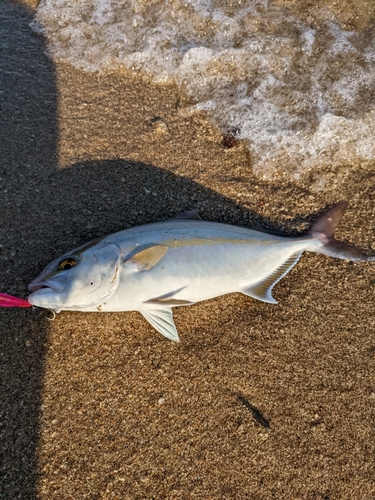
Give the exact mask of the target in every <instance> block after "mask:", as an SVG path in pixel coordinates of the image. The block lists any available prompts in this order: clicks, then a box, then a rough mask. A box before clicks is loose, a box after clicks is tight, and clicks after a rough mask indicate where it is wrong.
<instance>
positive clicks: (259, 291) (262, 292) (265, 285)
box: [241, 252, 302, 304]
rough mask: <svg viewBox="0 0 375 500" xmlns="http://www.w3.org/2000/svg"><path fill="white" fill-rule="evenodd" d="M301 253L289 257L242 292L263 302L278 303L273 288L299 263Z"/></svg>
mask: <svg viewBox="0 0 375 500" xmlns="http://www.w3.org/2000/svg"><path fill="white" fill-rule="evenodd" d="M301 253H302V252H299V253H295V254H293V255H292V256H291V257H289V259H287V260H286V261H285V262H284V263H283V264H281V266H280V267H278V268H277V269H276V271H274V272H273V273H272V274H270V275H269V276H267V277H266V278H264V279H263V280H262V281H258V283H255V284H254V285H251V286H249V288H246V289H245V290H241V293H244V294H245V295H249V297H253V298H254V299H258V300H262V301H263V302H268V303H270V304H277V300H275V299H274V298H273V297H272V288H273V287H274V286H275V285H276V283H278V282H279V281H280V280H281V278H283V277H284V276H285V275H286V274H288V272H289V271H290V270H291V269H292V267H293V266H295V265H296V264H297V262H298V261H299V258H300V257H301Z"/></svg>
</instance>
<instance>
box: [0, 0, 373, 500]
mask: <svg viewBox="0 0 375 500" xmlns="http://www.w3.org/2000/svg"><path fill="white" fill-rule="evenodd" d="M30 21H31V13H30V12H28V11H26V9H25V8H24V7H22V6H16V5H12V4H9V3H2V4H1V6H0V37H1V38H2V43H3V46H4V50H3V56H2V63H1V67H2V73H1V85H2V87H1V91H2V93H1V94H0V101H1V104H2V109H3V112H2V122H3V123H2V135H1V156H2V161H1V167H0V171H1V174H0V177H1V181H0V184H1V188H2V192H1V200H2V202H1V207H0V210H1V221H2V227H1V248H0V250H1V251H0V260H1V270H2V271H1V280H0V281H1V288H0V290H1V291H5V292H8V293H12V294H15V295H18V296H26V295H27V284H28V283H29V282H30V281H31V280H32V279H33V278H34V277H35V276H36V275H37V274H39V272H40V271H41V270H42V269H43V267H44V266H45V265H46V264H47V263H48V262H50V261H51V260H52V259H53V258H55V257H57V256H58V255H60V254H62V253H64V252H65V251H67V250H69V249H71V248H74V247H75V246H77V245H78V244H81V243H84V242H86V241H89V240H90V239H92V238H95V237H97V236H100V235H103V234H106V233H111V232H114V231H117V230H120V229H122V228H125V227H130V226H133V225H135V224H141V223H145V222H149V221H154V220H159V219H165V218H168V217H171V216H173V215H175V214H177V213H179V212H181V211H182V210H186V209H191V208H194V209H196V210H197V211H198V212H199V214H200V215H201V217H203V218H206V219H209V220H215V221H223V222H228V223H234V224H241V225H245V226H252V227H254V226H255V227H258V228H261V227H265V228H273V229H279V230H280V229H281V230H284V231H286V232H287V233H290V234H295V233H296V232H298V231H300V230H302V229H304V228H305V227H306V226H307V224H308V223H309V222H310V221H312V220H314V219H315V218H316V216H317V215H318V213H319V211H320V210H321V209H323V208H324V207H325V206H327V205H329V204H330V203H333V202H335V201H338V200H341V199H347V200H348V201H349V209H348V211H347V213H346V215H345V217H344V219H343V221H342V223H341V224H340V227H339V229H338V231H337V237H338V238H339V239H346V240H348V241H351V242H353V243H355V244H357V245H358V246H361V247H362V248H364V249H366V250H368V251H371V249H372V250H373V251H374V249H375V236H374V218H375V213H374V212H375V204H374V197H373V193H374V187H375V169H374V168H373V167H374V166H375V165H373V166H372V167H371V166H369V165H366V166H363V165H351V166H349V168H348V166H345V168H346V169H347V172H348V175H347V176H346V177H345V179H344V180H340V181H338V182H336V183H335V182H334V181H335V179H334V178H333V179H332V184H331V185H328V186H326V188H325V190H324V191H320V192H316V191H314V190H313V189H311V185H310V183H309V179H306V180H304V181H303V182H301V183H300V184H298V185H297V184H294V183H288V182H286V181H285V180H280V181H279V182H275V183H272V184H269V183H265V182H262V181H261V180H259V179H257V178H256V177H254V175H253V174H252V169H251V155H250V154H249V153H248V151H247V150H246V148H245V147H244V146H243V145H242V144H238V145H237V146H235V147H233V148H231V149H225V148H224V147H223V145H222V135H221V133H220V132H219V131H218V130H216V129H215V127H214V126H213V125H211V124H210V123H209V122H207V121H206V119H205V117H204V116H203V115H195V116H193V117H189V118H186V117H183V116H181V113H179V108H180V105H181V99H180V96H179V93H178V90H177V89H176V87H174V86H165V87H160V86H155V85H153V84H152V83H150V82H146V81H142V80H141V79H137V78H135V77H130V76H128V75H126V74H120V73H117V74H108V75H102V76H99V75H97V74H86V73H83V72H80V71H77V70H75V69H74V68H72V67H70V66H68V65H65V64H58V65H57V66H55V65H53V64H52V62H51V61H49V60H48V59H47V58H46V57H45V56H44V55H43V53H44V50H45V46H44V41H43V39H41V38H39V37H35V36H34V35H32V34H31V32H30V30H29V28H28V23H29V22H30ZM156 116H160V117H161V118H162V119H163V120H164V122H165V123H166V125H167V128H168V130H167V132H158V131H157V130H155V128H153V127H152V125H151V122H152V119H153V118H155V117H156ZM374 286H375V274H374V266H373V264H368V263H359V264H354V263H350V262H345V261H340V260H337V259H332V258H327V257H324V256H321V255H315V254H304V255H303V257H302V258H301V260H300V262H299V263H298V265H297V266H296V267H295V268H294V269H293V270H292V272H291V273H290V274H289V275H288V276H287V277H286V278H284V279H283V280H282V281H281V282H280V283H279V284H278V285H277V286H276V288H275V290H274V296H275V298H276V299H277V300H278V301H279V304H278V305H277V306H275V305H270V304H265V303H262V302H259V301H255V300H252V299H250V298H247V297H245V296H243V295H240V294H233V295H228V296H224V297H220V298H218V299H214V300H210V301H207V302H204V303H200V304H197V305H194V306H191V307H186V308H176V309H175V321H176V325H177V328H178V330H179V334H180V338H181V342H180V344H175V343H172V342H170V341H168V340H166V339H165V338H163V337H162V336H161V335H160V334H158V333H157V332H155V331H154V330H153V328H152V327H151V326H150V325H149V324H148V323H147V322H146V321H145V320H144V319H143V318H142V317H141V316H140V315H139V314H138V313H135V312H134V313H116V314H115V313H108V314H90V313H87V314H83V313H78V312H62V313H61V314H59V315H57V316H56V319H55V320H54V321H48V319H50V318H51V313H49V312H48V311H43V310H41V309H34V310H1V311H0V316H1V317H0V331H1V338H0V371H1V379H0V380H1V385H0V400H1V401H2V404H1V408H0V424H1V427H0V436H1V438H0V446H1V455H0V456H1V459H0V464H1V465H0V467H1V468H2V470H1V479H0V498H6V499H13V498H14V499H15V498H20V499H34V498H37V499H42V500H47V499H48V500H49V499H70V498H74V499H112V498H117V499H141V498H148V499H151V498H154V499H164V498H168V499H186V498H197V499H229V498H230V499H254V500H255V499H256V500H258V499H271V498H275V499H292V498H293V499H308V500H323V499H325V500H333V499H350V500H352V499H360V500H371V499H373V498H375V481H374V477H375V476H374V472H375V471H374V437H375V436H374V404H375V382H374V380H375V378H374V375H375V338H374V333H375V319H374V317H375V316H374V313H375V306H374V290H375V288H374Z"/></svg>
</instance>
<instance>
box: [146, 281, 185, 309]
mask: <svg viewBox="0 0 375 500" xmlns="http://www.w3.org/2000/svg"><path fill="white" fill-rule="evenodd" d="M184 288H186V286H183V287H182V288H179V289H178V290H173V292H169V293H166V294H164V295H160V296H159V297H154V298H153V299H149V300H145V301H144V304H156V305H165V306H171V307H173V306H190V305H191V304H194V302H191V301H190V300H182V299H175V298H174V297H175V295H177V294H178V293H179V292H181V291H182V290H183V289H184Z"/></svg>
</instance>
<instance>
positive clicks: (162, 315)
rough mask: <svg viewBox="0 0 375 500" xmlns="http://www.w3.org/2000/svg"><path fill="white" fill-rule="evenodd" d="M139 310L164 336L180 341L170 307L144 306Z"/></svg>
mask: <svg viewBox="0 0 375 500" xmlns="http://www.w3.org/2000/svg"><path fill="white" fill-rule="evenodd" d="M139 312H140V313H141V314H142V315H143V316H144V317H145V318H146V319H147V321H148V322H149V323H150V324H151V325H152V326H153V327H154V328H155V330H157V331H158V332H159V333H161V334H162V335H164V337H167V339H170V340H173V341H174V342H180V339H179V337H178V333H177V330H176V326H175V324H174V321H173V314H172V309H171V308H170V307H163V306H160V307H155V306H152V307H144V308H142V309H140V310H139Z"/></svg>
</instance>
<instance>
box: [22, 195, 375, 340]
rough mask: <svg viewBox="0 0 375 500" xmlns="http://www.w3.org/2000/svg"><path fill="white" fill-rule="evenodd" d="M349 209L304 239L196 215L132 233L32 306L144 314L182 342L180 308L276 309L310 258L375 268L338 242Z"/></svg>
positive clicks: (36, 290) (75, 267) (78, 254)
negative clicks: (177, 320) (233, 300)
mask: <svg viewBox="0 0 375 500" xmlns="http://www.w3.org/2000/svg"><path fill="white" fill-rule="evenodd" d="M346 207H347V203H346V202H345V201H343V202H340V203H337V204H336V205H334V206H333V207H331V208H330V209H329V210H328V211H327V212H326V213H325V214H324V215H323V216H322V217H320V218H319V219H318V220H317V222H315V224H313V225H312V227H311V228H310V229H309V230H308V231H307V232H306V233H305V234H304V235H302V236H297V237H290V236H279V235H275V234H270V233H266V232H262V231H256V230H253V229H247V228H244V227H238V226H232V225H228V224H221V223H217V222H208V221H203V220H200V219H199V217H197V215H196V214H195V212H193V213H192V212H189V213H184V214H181V215H180V216H179V217H177V218H176V219H172V220H167V221H164V222H155V223H152V224H146V225H143V226H138V227H133V228H130V229H125V230H123V231H120V232H118V233H115V234H112V235H110V236H106V237H103V238H98V239H96V240H94V241H92V242H90V243H88V244H85V245H82V246H80V247H78V248H76V249H75V250H72V251H71V252H68V253H66V254H64V255H63V256H62V257H60V258H58V259H56V260H54V261H53V262H51V264H49V265H48V266H47V267H46V268H45V269H44V271H43V272H42V273H41V275H40V276H39V277H38V278H36V279H35V280H34V281H33V282H32V283H31V284H30V285H29V290H30V291H31V292H32V293H31V294H30V295H29V297H28V300H29V302H30V303H31V304H33V305H35V306H39V307H44V308H47V309H50V310H52V311H55V312H60V311H61V310H66V309H68V310H73V311H103V312H106V311H139V312H140V313H141V314H142V315H143V316H144V317H145V318H146V319H147V320H148V321H149V322H150V323H151V325H152V326H153V327H154V328H155V329H156V330H157V331H159V332H160V333H162V334H163V335H164V336H165V337H167V338H169V339H171V340H174V341H177V342H178V341H179V338H178V333H177V330H176V327H175V324H174V321H173V315H172V307H176V306H185V305H190V304H194V303H196V302H200V301H202V300H207V299H211V298H213V297H217V296H219V295H224V294H227V293H232V292H241V293H244V294H245V295H249V296H250V297H253V298H255V299H258V300H262V301H264V302H269V303H271V304H276V303H277V302H276V300H275V299H274V298H273V296H272V288H273V287H274V286H275V284H276V283H277V282H278V281H280V280H281V278H283V277H284V276H285V275H286V274H287V273H288V272H289V271H290V270H291V269H292V267H293V266H295V265H296V263H297V262H298V260H299V258H300V256H301V254H302V252H304V251H309V252H316V253H321V254H325V255H329V256H331V257H338V258H340V259H346V260H353V261H373V260H375V257H373V256H368V255H366V254H364V253H363V252H362V250H360V249H359V248H356V247H354V246H352V245H350V244H348V243H343V242H339V241H337V240H336V239H335V238H334V237H333V232H334V229H335V227H336V226H337V224H338V223H339V221H340V219H341V217H342V215H343V213H344V212H345V209H346Z"/></svg>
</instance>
